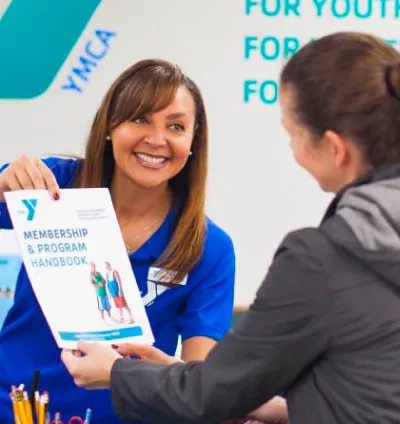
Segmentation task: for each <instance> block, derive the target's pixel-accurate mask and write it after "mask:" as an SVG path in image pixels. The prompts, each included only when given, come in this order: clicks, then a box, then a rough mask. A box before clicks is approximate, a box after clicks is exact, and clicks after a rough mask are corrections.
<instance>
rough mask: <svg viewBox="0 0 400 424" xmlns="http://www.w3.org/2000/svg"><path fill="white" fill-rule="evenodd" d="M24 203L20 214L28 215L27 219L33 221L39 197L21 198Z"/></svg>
mask: <svg viewBox="0 0 400 424" xmlns="http://www.w3.org/2000/svg"><path fill="white" fill-rule="evenodd" d="M21 202H22V204H23V205H24V207H25V208H24V209H20V210H19V211H18V214H19V215H26V220H27V221H32V220H33V218H34V217H35V212H36V206H37V199H23V200H21Z"/></svg>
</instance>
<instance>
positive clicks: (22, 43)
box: [0, 0, 101, 99]
mask: <svg viewBox="0 0 400 424" xmlns="http://www.w3.org/2000/svg"><path fill="white" fill-rule="evenodd" d="M100 2H101V0H57V1H54V0H39V1H37V0H13V1H12V2H11V4H10V5H9V7H8V8H7V10H6V11H5V13H4V15H3V17H2V18H1V19H0V99H32V98H34V97H37V96H40V95H41V94H43V93H44V92H45V91H46V90H47V89H48V88H49V87H50V85H51V83H52V81H53V80H54V78H55V76H56V75H57V72H58V71H59V70H60V68H61V66H62V65H63V63H64V61H65V60H66V58H67V57H68V55H69V53H70V52H71V50H72V48H73V47H74V45H75V43H76V42H77V40H78V39H79V37H80V35H81V33H82V31H83V30H84V29H85V27H86V25H87V24H88V22H89V20H90V18H91V17H92V15H93V13H94V11H95V10H96V8H97V6H98V5H99V4H100Z"/></svg>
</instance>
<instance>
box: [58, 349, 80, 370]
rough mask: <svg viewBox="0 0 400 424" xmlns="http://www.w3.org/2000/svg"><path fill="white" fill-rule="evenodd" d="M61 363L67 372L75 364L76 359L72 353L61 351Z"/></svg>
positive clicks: (70, 351)
mask: <svg viewBox="0 0 400 424" xmlns="http://www.w3.org/2000/svg"><path fill="white" fill-rule="evenodd" d="M61 361H62V362H63V363H64V365H65V366H66V367H67V369H68V370H71V368H72V367H73V365H74V364H75V362H76V357H75V356H74V353H73V351H72V350H68V349H63V351H62V352H61Z"/></svg>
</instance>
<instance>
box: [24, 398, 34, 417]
mask: <svg viewBox="0 0 400 424" xmlns="http://www.w3.org/2000/svg"><path fill="white" fill-rule="evenodd" d="M24 406H25V414H26V422H27V424H34V422H33V416H32V407H31V403H30V402H29V398H28V393H27V392H26V391H25V392H24Z"/></svg>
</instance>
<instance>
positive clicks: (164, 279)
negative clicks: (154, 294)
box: [147, 267, 188, 286]
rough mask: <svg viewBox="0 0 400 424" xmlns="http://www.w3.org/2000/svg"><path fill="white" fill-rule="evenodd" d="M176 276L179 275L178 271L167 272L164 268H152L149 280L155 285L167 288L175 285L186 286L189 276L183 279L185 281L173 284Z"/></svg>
mask: <svg viewBox="0 0 400 424" xmlns="http://www.w3.org/2000/svg"><path fill="white" fill-rule="evenodd" d="M176 274H177V272H176V271H167V270H166V269H163V268H156V267H150V268H149V274H148V276H147V280H148V281H151V282H152V283H155V284H164V285H167V286H173V285H180V286H185V285H186V283H187V279H188V276H187V274H186V275H185V276H184V277H183V279H182V280H181V281H180V282H179V283H172V280H173V279H174V277H175V275H176Z"/></svg>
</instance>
